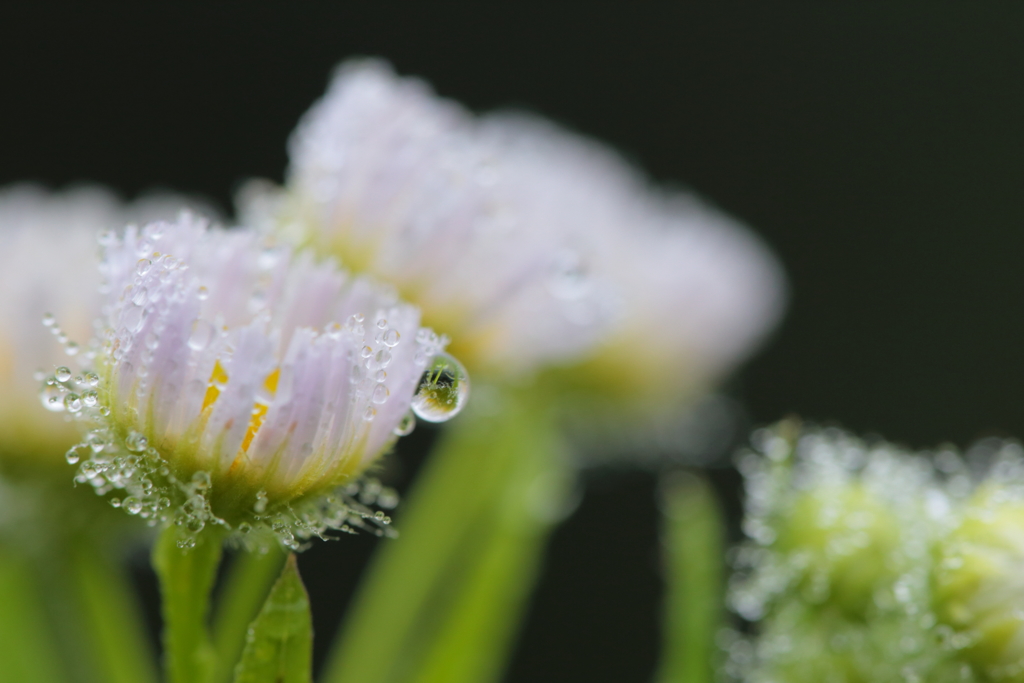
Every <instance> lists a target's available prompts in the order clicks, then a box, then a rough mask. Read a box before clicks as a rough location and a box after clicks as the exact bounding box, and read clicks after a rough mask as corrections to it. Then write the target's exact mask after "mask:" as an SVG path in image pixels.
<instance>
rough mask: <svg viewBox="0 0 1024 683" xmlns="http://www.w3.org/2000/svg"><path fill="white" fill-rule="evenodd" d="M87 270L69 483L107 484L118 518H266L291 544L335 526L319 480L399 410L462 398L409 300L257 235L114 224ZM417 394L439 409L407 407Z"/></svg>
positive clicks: (345, 517) (374, 452)
mask: <svg viewBox="0 0 1024 683" xmlns="http://www.w3.org/2000/svg"><path fill="white" fill-rule="evenodd" d="M102 270H103V273H104V275H105V277H106V285H105V287H106V290H107V292H108V293H107V297H106V298H107V305H106V307H105V312H104V314H105V321H106V325H107V332H106V337H105V340H104V345H103V350H102V353H101V354H100V357H99V359H98V364H97V368H96V370H97V373H98V387H96V390H95V391H93V392H91V393H88V392H87V393H81V394H80V395H78V394H76V395H75V397H76V400H80V401H81V405H78V404H76V405H75V406H74V408H76V409H80V410H84V409H85V408H86V407H88V406H89V405H90V404H93V405H94V406H96V408H95V410H94V411H93V415H92V417H93V419H95V420H97V421H98V423H99V424H98V426H97V428H96V429H94V430H93V431H92V432H91V433H90V435H89V438H88V439H87V441H86V444H84V445H83V446H82V447H81V449H82V452H83V454H88V450H87V448H86V447H87V446H88V447H89V448H90V449H91V450H92V451H94V452H95V453H94V454H93V455H92V456H91V457H89V458H88V460H85V461H84V462H83V464H82V467H81V469H80V471H79V475H78V479H79V481H82V482H89V483H90V484H92V485H93V486H94V487H96V488H97V490H98V491H100V492H101V493H108V492H110V491H114V490H123V491H124V493H127V494H128V496H127V497H126V498H124V499H123V500H121V499H119V500H118V502H119V503H120V504H121V505H122V506H124V507H125V508H126V509H127V510H128V512H130V513H133V514H139V515H141V516H144V517H147V518H149V519H150V520H154V521H155V520H166V521H174V522H176V523H179V524H184V525H185V526H187V527H189V528H192V529H194V530H198V529H200V528H202V527H203V526H204V525H205V524H208V523H211V522H214V523H218V524H223V525H227V526H231V527H235V528H240V529H241V530H242V531H245V530H247V529H248V528H250V526H251V525H252V523H254V522H269V524H267V526H272V527H274V528H275V530H277V531H278V532H279V534H280V535H281V537H282V539H283V540H284V541H285V542H286V543H289V544H291V545H294V544H295V543H296V541H295V535H296V534H297V535H299V536H308V535H310V534H316V533H320V532H321V531H323V530H324V529H327V528H332V527H334V528H342V527H346V525H347V524H348V523H349V522H350V521H351V519H350V514H349V513H350V512H351V506H347V505H346V503H345V501H343V500H336V499H333V498H331V494H332V492H333V491H334V490H335V489H336V488H337V487H338V486H340V485H342V484H350V483H352V482H353V481H354V479H355V478H356V477H357V476H358V475H359V474H361V473H362V472H364V471H365V470H366V468H367V467H369V466H370V464H371V463H373V461H374V460H375V459H376V458H377V457H378V456H379V455H381V453H383V452H384V451H385V450H387V449H388V448H389V447H390V446H391V444H392V443H393V442H394V440H395V439H396V438H397V436H398V435H399V434H402V433H406V432H407V431H408V430H409V429H410V428H411V426H410V425H411V422H410V421H411V420H412V419H413V418H412V417H411V415H410V408H416V409H417V410H418V412H419V414H420V415H421V416H424V415H425V416H426V417H428V418H431V417H433V418H434V419H437V418H438V417H442V418H443V417H446V416H447V415H450V414H454V412H456V411H457V410H458V408H459V407H460V401H461V399H462V398H463V397H464V393H465V392H464V388H463V390H462V392H461V393H460V392H459V391H457V389H459V388H460V384H459V383H460V382H462V383H463V385H464V382H465V376H464V374H462V373H461V368H460V367H459V365H458V363H457V362H456V361H454V359H451V358H450V357H448V356H447V355H446V354H442V353H441V348H442V346H443V344H444V340H441V339H438V337H437V336H436V335H434V334H433V333H432V332H430V331H429V330H426V329H423V328H420V327H419V313H418V311H417V310H416V309H415V308H414V307H412V306H409V305H407V304H403V303H401V302H400V301H399V300H398V299H397V298H396V297H395V295H394V294H393V293H392V292H390V291H388V290H387V289H385V288H382V287H381V286H380V285H377V284H375V283H373V282H371V281H369V280H367V279H362V278H352V277H350V276H348V275H347V274H346V273H344V272H342V271H339V270H338V269H337V268H336V267H335V266H334V265H333V264H332V263H330V262H317V261H316V260H314V258H313V257H312V256H311V255H310V254H309V253H307V252H303V253H295V252H293V251H291V250H290V249H288V248H285V247H280V246H277V245H275V244H274V243H273V242H272V241H271V240H269V239H268V238H266V237H264V236H261V235H259V234H257V233H254V232H251V231H245V230H230V231H227V230H221V229H210V228H207V226H206V225H205V223H204V222H203V221H200V220H197V219H194V218H190V217H183V218H181V219H179V221H178V222H177V223H174V224H168V223H153V224H150V225H147V226H146V227H145V228H144V229H142V230H138V229H134V228H131V227H130V228H129V229H128V230H126V231H125V234H124V236H123V237H111V238H110V239H109V240H108V242H107V244H106V248H105V252H104V260H103V266H102ZM428 368H436V369H437V370H436V372H435V373H434V375H431V376H430V377H429V378H428V380H430V379H431V378H432V379H433V382H432V383H431V381H428V382H427V386H424V387H420V384H421V376H422V375H424V370H426V369H428ZM440 385H443V387H444V388H450V387H454V388H455V389H456V391H454V392H453V391H441V389H439V386H440ZM68 388H69V389H71V390H76V389H77V387H68ZM418 388H419V393H417V391H418ZM431 392H432V393H431ZM439 392H440V394H443V396H442V399H441V400H440V401H438V400H437V396H438V393H439ZM414 396H415V397H416V398H415V400H414ZM425 396H427V398H424V397H425ZM431 397H433V402H432V403H431V406H432V407H433V408H434V409H435V410H442V412H443V410H447V414H445V415H437V414H431V413H429V411H425V410H423V409H422V405H421V404H422V403H423V402H424V401H425V400H427V399H429V398H431ZM439 406H440V407H439ZM357 517H358V515H357ZM346 528H347V527H346Z"/></svg>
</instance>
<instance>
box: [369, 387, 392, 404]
mask: <svg viewBox="0 0 1024 683" xmlns="http://www.w3.org/2000/svg"><path fill="white" fill-rule="evenodd" d="M388 396H390V392H389V391H388V388H387V387H386V386H384V385H383V384H378V385H377V386H376V387H374V389H373V396H372V400H373V402H374V403H376V404H377V405H379V406H380V405H384V404H385V403H387V400H388Z"/></svg>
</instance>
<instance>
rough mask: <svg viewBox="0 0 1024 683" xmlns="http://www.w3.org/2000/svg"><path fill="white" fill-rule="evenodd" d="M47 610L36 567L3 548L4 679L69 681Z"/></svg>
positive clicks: (0, 637)
mask: <svg viewBox="0 0 1024 683" xmlns="http://www.w3.org/2000/svg"><path fill="white" fill-rule="evenodd" d="M44 611H45V610H44V608H43V600H42V596H41V595H40V586H39V585H38V583H37V582H36V580H35V574H34V572H33V570H32V567H31V566H30V565H29V563H28V562H27V561H26V559H25V558H24V557H18V556H14V555H12V554H9V553H8V552H7V549H5V548H0V679H2V680H5V681H18V683H59V682H60V681H64V680H66V679H65V677H64V676H63V675H62V672H61V671H60V669H59V665H58V662H59V661H60V659H61V655H60V653H59V652H58V650H57V648H56V645H55V643H54V641H53V638H52V635H51V633H50V632H49V630H48V628H47V624H46V617H45V614H44Z"/></svg>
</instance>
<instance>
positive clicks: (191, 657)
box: [153, 526, 223, 683]
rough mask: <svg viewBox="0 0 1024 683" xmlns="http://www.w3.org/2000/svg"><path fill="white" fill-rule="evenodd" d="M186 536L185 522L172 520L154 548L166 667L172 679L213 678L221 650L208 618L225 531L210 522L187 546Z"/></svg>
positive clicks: (180, 682) (200, 681)
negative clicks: (212, 639)
mask: <svg viewBox="0 0 1024 683" xmlns="http://www.w3.org/2000/svg"><path fill="white" fill-rule="evenodd" d="M184 538H185V536H184V533H183V532H182V530H181V529H180V528H179V527H176V526H170V527H168V528H167V529H165V530H164V531H163V532H162V533H161V534H160V538H159V539H157V542H156V545H155V546H154V548H153V568H154V569H155V570H156V574H157V577H158V578H159V579H160V593H161V598H162V603H163V610H162V611H163V618H164V636H163V642H164V668H165V670H166V679H167V683H210V681H212V680H213V674H214V671H215V668H216V652H215V650H214V648H213V644H212V643H211V642H210V631H209V628H208V626H207V622H206V620H207V616H208V613H209V604H210V591H211V589H212V588H213V583H214V580H215V579H216V577H217V566H218V565H219V564H220V558H221V542H222V540H223V534H222V532H220V531H219V530H215V529H209V528H208V529H206V530H205V531H204V532H203V533H200V534H199V535H198V536H197V537H196V539H195V541H196V544H195V547H193V548H189V549H185V550H183V549H182V548H179V547H178V542H179V541H180V540H183V539H184Z"/></svg>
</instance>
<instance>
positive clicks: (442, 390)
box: [412, 353, 469, 422]
mask: <svg viewBox="0 0 1024 683" xmlns="http://www.w3.org/2000/svg"><path fill="white" fill-rule="evenodd" d="M468 396H469V375H468V374H466V369H465V368H464V367H462V363H460V362H459V361H457V360H455V359H454V358H452V357H451V356H449V355H448V354H447V353H439V354H437V355H436V356H434V359H433V360H432V361H431V363H430V365H429V366H428V367H427V369H426V370H425V371H424V373H423V376H422V377H420V385H419V388H418V389H416V395H415V396H413V397H412V410H413V412H414V413H416V417H418V418H420V419H421V420H426V421H427V422H444V421H446V420H450V419H452V418H453V417H455V416H456V415H458V413H459V411H460V410H462V407H463V406H464V405H465V403H466V398H467V397H468Z"/></svg>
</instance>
